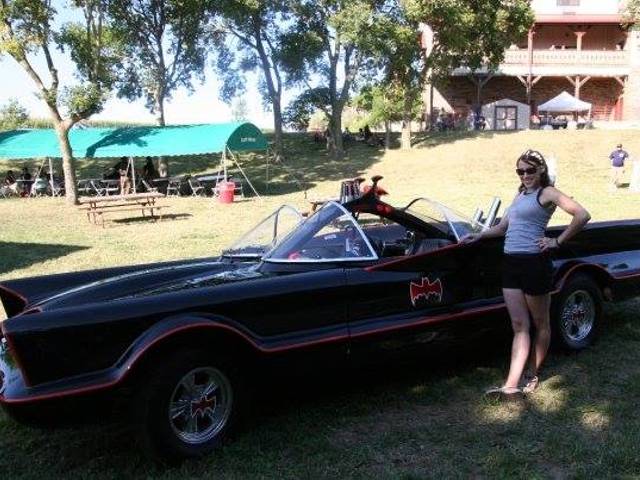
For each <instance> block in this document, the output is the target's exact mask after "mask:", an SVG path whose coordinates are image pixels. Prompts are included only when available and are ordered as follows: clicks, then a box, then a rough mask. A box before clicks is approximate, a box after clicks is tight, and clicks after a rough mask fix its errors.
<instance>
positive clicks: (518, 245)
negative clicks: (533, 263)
mask: <svg viewBox="0 0 640 480" xmlns="http://www.w3.org/2000/svg"><path fill="white" fill-rule="evenodd" d="M540 193H542V189H540V188H538V189H537V190H535V191H533V192H531V193H526V192H522V193H520V194H519V195H518V196H517V197H516V199H515V200H514V201H513V203H512V204H511V206H510V207H509V210H508V211H507V215H508V218H509V226H508V227H507V234H506V236H505V240H504V253H540V247H539V246H538V240H539V239H541V238H542V237H544V232H545V230H546V228H547V224H548V223H549V219H550V218H551V215H552V214H553V212H554V210H555V205H553V206H551V207H549V208H545V207H543V206H542V205H540V203H539V200H538V199H539V197H540Z"/></svg>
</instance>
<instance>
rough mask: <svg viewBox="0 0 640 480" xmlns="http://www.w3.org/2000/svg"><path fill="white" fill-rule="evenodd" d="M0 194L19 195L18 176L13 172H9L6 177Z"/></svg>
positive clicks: (0, 188)
mask: <svg viewBox="0 0 640 480" xmlns="http://www.w3.org/2000/svg"><path fill="white" fill-rule="evenodd" d="M0 193H1V194H2V195H4V196H7V195H11V194H13V195H17V194H18V182H16V176H15V175H14V174H13V170H9V171H8V172H7V174H6V175H5V176H4V180H3V181H2V186H1V187H0Z"/></svg>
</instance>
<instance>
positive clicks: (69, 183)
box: [51, 122, 78, 205]
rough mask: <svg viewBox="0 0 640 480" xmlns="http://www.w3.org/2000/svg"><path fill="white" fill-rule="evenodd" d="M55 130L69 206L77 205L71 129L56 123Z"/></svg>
mask: <svg viewBox="0 0 640 480" xmlns="http://www.w3.org/2000/svg"><path fill="white" fill-rule="evenodd" d="M55 129H56V135H57V137H58V143H59V144H60V153H62V172H63V173H64V191H65V192H66V193H65V195H66V198H67V203H68V204H69V205H77V204H78V187H77V185H76V169H75V165H74V163H75V162H74V159H73V151H72V150H71V142H69V128H67V127H66V126H64V125H61V124H58V123H57V122H56V124H55ZM51 173H53V172H51Z"/></svg>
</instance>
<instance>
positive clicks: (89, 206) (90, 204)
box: [78, 192, 168, 227]
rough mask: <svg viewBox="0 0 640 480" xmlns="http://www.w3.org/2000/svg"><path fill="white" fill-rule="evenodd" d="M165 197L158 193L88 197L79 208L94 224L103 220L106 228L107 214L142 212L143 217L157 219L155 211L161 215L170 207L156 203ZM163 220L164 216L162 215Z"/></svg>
mask: <svg viewBox="0 0 640 480" xmlns="http://www.w3.org/2000/svg"><path fill="white" fill-rule="evenodd" d="M164 197H165V195H163V194H161V193H157V192H146V193H134V194H128V195H118V196H115V195H114V196H104V197H87V198H80V199H79V203H80V206H79V207H78V208H79V209H80V210H81V211H83V212H85V213H86V214H87V220H89V221H90V222H92V223H93V224H95V225H97V224H98V217H100V219H101V220H102V222H101V223H102V226H103V227H104V221H105V220H104V217H105V214H109V213H111V212H138V211H139V212H141V214H142V216H143V217H146V216H147V213H148V214H149V216H151V217H152V218H155V212H154V210H157V211H158V212H159V213H160V211H161V210H162V209H163V208H166V207H168V205H159V204H157V203H156V200H157V199H158V198H164ZM160 218H162V215H160Z"/></svg>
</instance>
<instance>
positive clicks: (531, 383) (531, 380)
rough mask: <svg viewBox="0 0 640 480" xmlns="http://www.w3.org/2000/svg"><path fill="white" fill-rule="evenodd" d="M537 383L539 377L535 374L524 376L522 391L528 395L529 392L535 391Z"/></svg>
mask: <svg viewBox="0 0 640 480" xmlns="http://www.w3.org/2000/svg"><path fill="white" fill-rule="evenodd" d="M539 383H540V379H539V378H538V376H537V375H534V376H532V377H525V378H524V386H523V387H522V393H524V394H527V395H528V394H529V393H533V392H535V391H536V389H537V388H538V384H539Z"/></svg>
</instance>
